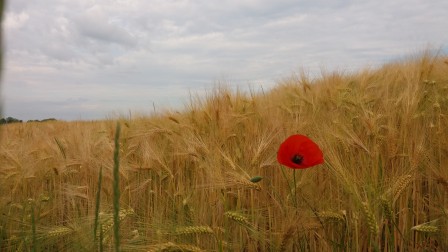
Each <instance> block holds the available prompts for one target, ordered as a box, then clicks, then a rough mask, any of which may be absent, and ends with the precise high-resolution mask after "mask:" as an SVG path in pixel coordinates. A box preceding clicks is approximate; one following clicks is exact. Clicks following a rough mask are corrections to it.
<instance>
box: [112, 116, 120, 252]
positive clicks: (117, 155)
mask: <svg viewBox="0 0 448 252" xmlns="http://www.w3.org/2000/svg"><path fill="white" fill-rule="evenodd" d="M119 140H120V123H119V122H117V129H116V131H115V149H114V171H113V174H114V181H113V187H114V199H113V204H114V240H115V251H117V252H118V251H120V230H119V228H120V216H119V215H120V188H119V183H118V182H119V179H120V173H119V168H120V152H119V151H120V142H119Z"/></svg>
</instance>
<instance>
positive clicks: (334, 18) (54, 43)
mask: <svg viewBox="0 0 448 252" xmlns="http://www.w3.org/2000/svg"><path fill="white" fill-rule="evenodd" d="M447 13H448V1H446V0H431V1H427V0H370V1H350V0H340V1H339V0H338V1H323V0H317V1H316V0H304V1H292V0H291V1H289V0H280V1H272V0H260V1H255V0H228V1H226V0H221V1H213V0H183V1H182V0H178V1H176V0H115V1H113V0H76V1H73V0H38V1H30V0H10V1H8V3H7V10H6V13H5V19H4V20H3V29H4V36H5V46H6V53H5V70H4V77H3V85H2V97H3V107H4V109H3V114H4V116H12V117H15V118H18V119H22V120H29V119H44V118H50V117H54V118H57V119H64V120H78V119H84V120H90V119H104V118H106V117H108V116H111V115H112V114H116V113H122V114H128V113H129V111H134V112H143V113H150V112H151V111H153V108H154V107H153V105H155V108H156V110H162V109H163V108H167V107H171V108H174V109H178V108H182V107H183V105H184V104H185V103H187V101H188V97H189V95H190V93H193V94H195V93H199V94H203V93H204V92H205V91H210V90H211V89H212V88H213V86H214V85H215V84H216V83H217V82H226V83H227V84H228V85H229V86H230V87H232V88H236V87H241V88H243V89H247V88H248V87H249V86H251V87H252V88H254V89H259V88H260V87H263V89H264V90H268V89H269V88H271V87H273V86H274V85H275V83H276V82H277V81H278V80H280V79H282V78H286V77H288V76H291V75H292V74H294V73H295V72H298V71H299V70H300V69H301V68H303V69H305V70H306V71H309V72H310V73H317V72H319V71H320V69H321V68H323V67H324V68H325V69H327V70H330V71H331V70H336V69H338V70H345V71H353V70H356V69H358V68H362V67H365V66H379V65H381V64H383V63H385V62H388V61H390V60H393V59H397V58H400V57H403V56H409V55H412V54H416V53H417V52H419V51H422V50H424V49H425V48H427V47H428V46H432V47H433V48H436V49H438V48H442V51H443V52H444V53H447V52H448V50H447V49H448V32H447V31H448V30H447V24H448V15H447Z"/></svg>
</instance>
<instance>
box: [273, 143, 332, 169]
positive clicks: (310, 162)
mask: <svg viewBox="0 0 448 252" xmlns="http://www.w3.org/2000/svg"><path fill="white" fill-rule="evenodd" d="M277 161H278V162H279V163H280V164H283V165H285V166H287V167H289V168H292V169H306V168H309V167H312V166H315V165H318V164H321V163H323V162H324V158H323V154H322V151H321V150H320V148H319V146H318V145H317V144H316V143H315V142H313V141H312V140H311V139H309V138H308V137H307V136H304V135H292V136H290V137H288V138H287V139H286V140H285V141H284V142H283V143H282V144H281V145H280V147H279V150H278V153H277Z"/></svg>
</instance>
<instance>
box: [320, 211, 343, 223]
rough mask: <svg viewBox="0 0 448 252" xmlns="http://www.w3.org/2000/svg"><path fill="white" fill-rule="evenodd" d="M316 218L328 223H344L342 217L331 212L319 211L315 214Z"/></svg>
mask: <svg viewBox="0 0 448 252" xmlns="http://www.w3.org/2000/svg"><path fill="white" fill-rule="evenodd" d="M317 216H318V217H319V218H320V219H322V220H324V221H328V222H344V221H345V218H344V215H342V214H340V213H336V212H332V211H321V212H317Z"/></svg>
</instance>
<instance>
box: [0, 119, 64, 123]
mask: <svg viewBox="0 0 448 252" xmlns="http://www.w3.org/2000/svg"><path fill="white" fill-rule="evenodd" d="M48 121H56V119H55V118H47V119H43V120H28V121H27V122H48ZM21 122H23V121H22V120H19V119H17V118H14V117H6V118H1V119H0V124H8V123H21Z"/></svg>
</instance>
